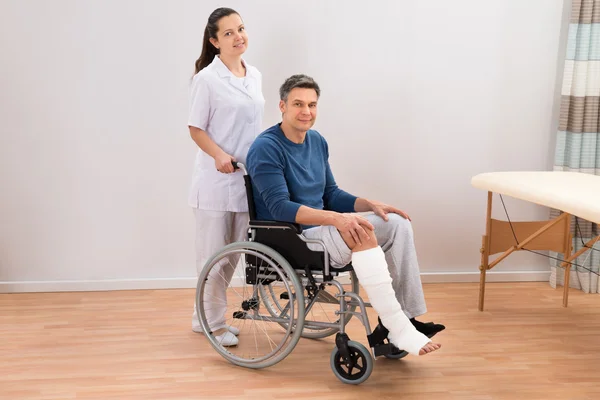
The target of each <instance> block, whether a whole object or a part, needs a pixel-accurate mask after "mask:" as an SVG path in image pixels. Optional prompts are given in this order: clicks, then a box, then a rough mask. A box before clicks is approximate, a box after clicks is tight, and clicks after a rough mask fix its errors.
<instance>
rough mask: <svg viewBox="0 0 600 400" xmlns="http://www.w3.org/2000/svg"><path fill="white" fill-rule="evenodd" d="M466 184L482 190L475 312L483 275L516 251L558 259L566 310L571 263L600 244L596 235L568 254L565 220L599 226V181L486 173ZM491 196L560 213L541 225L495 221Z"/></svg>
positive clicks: (554, 174)
mask: <svg viewBox="0 0 600 400" xmlns="http://www.w3.org/2000/svg"><path fill="white" fill-rule="evenodd" d="M471 185H472V186H473V187H475V188H477V189H481V190H485V191H487V214H486V220H485V234H484V235H483V237H482V241H481V243H482V246H481V250H480V251H481V265H480V266H479V270H480V281H479V311H483V302H484V296H485V274H486V272H487V271H488V270H490V269H492V268H494V267H495V266H496V265H498V263H500V262H501V261H502V260H504V259H505V258H506V257H508V256H509V255H510V254H511V253H514V252H515V251H520V250H548V251H554V252H556V253H562V254H563V255H564V258H563V260H564V261H562V262H561V264H560V266H561V268H564V270H565V281H564V291H563V306H564V307H567V304H568V296H569V275H570V270H571V263H572V262H574V260H575V259H576V258H577V257H579V256H580V255H582V254H583V253H584V252H585V251H586V250H588V249H589V248H591V247H592V245H593V244H595V243H596V242H597V241H598V239H600V235H599V236H596V237H594V238H592V239H591V240H589V241H588V242H587V243H586V244H585V246H584V247H583V248H581V249H580V250H579V251H577V252H576V253H574V254H571V253H572V250H573V246H572V234H571V216H572V215H573V216H576V217H579V218H582V219H584V220H587V221H590V222H594V223H596V224H600V176H597V175H593V174H586V173H581V172H565V171H511V172H489V173H482V174H479V175H476V176H474V177H473V178H472V179H471ZM494 193H498V194H500V195H506V196H509V197H512V198H516V199H520V200H524V201H528V202H532V203H535V204H538V205H541V206H545V207H550V208H554V209H556V210H559V211H560V212H561V213H560V215H559V216H558V217H556V218H553V219H549V220H546V221H518V222H515V221H511V220H510V219H508V221H501V220H497V219H494V218H492V216H491V215H492V195H493V194H494ZM507 217H508V215H507ZM497 253H502V254H500V256H499V257H497V258H496V259H495V260H494V261H492V262H489V257H490V256H491V255H494V254H497Z"/></svg>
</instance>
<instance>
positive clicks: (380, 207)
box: [369, 200, 411, 221]
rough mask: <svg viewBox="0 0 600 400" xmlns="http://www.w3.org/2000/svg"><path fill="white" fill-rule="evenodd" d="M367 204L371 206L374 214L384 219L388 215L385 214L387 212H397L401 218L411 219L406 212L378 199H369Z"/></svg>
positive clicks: (385, 219)
mask: <svg viewBox="0 0 600 400" xmlns="http://www.w3.org/2000/svg"><path fill="white" fill-rule="evenodd" d="M369 205H370V208H371V211H373V212H374V213H375V214H376V215H379V216H380V217H381V218H383V220H384V221H387V220H388V217H387V215H386V214H389V213H394V214H398V215H400V216H402V217H403V218H406V219H407V220H409V221H410V220H411V219H410V217H409V216H408V214H407V213H405V212H404V211H402V210H400V209H398V208H396V207H393V206H390V205H388V204H385V203H382V202H380V201H376V200H369Z"/></svg>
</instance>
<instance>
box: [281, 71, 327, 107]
mask: <svg viewBox="0 0 600 400" xmlns="http://www.w3.org/2000/svg"><path fill="white" fill-rule="evenodd" d="M295 88H303V89H314V90H315V92H317V98H319V96H321V89H320V88H319V85H318V84H317V82H315V80H314V79H313V78H311V77H310V76H307V75H304V74H297V75H292V76H290V77H289V78H287V79H286V80H285V82H283V85H281V87H280V88H279V99H280V100H283V101H287V99H288V95H289V94H290V92H291V91H292V89H295Z"/></svg>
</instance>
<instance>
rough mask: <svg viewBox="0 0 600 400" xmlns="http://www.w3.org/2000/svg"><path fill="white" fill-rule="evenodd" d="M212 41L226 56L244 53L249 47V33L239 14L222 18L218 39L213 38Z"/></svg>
mask: <svg viewBox="0 0 600 400" xmlns="http://www.w3.org/2000/svg"><path fill="white" fill-rule="evenodd" d="M210 41H211V43H212V44H213V46H215V47H216V48H218V49H219V51H220V53H221V55H224V56H226V57H231V56H240V55H242V54H244V52H245V51H246V49H247V48H248V35H247V34H246V29H245V28H244V23H243V22H242V18H240V16H239V15H237V14H231V15H228V16H227V17H223V18H221V19H220V20H219V31H218V32H217V39H216V40H215V39H212V38H211V39H210Z"/></svg>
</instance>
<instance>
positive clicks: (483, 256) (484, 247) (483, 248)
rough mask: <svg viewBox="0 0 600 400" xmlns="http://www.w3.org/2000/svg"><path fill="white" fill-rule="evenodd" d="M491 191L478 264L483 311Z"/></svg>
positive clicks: (488, 244) (488, 256) (490, 218)
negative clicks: (479, 263) (479, 262)
mask: <svg viewBox="0 0 600 400" xmlns="http://www.w3.org/2000/svg"><path fill="white" fill-rule="evenodd" d="M492 195H493V193H492V192H488V197H487V213H486V218H485V235H484V236H483V238H482V240H481V265H480V266H479V271H480V276H479V311H483V300H484V297H485V273H486V272H487V270H488V268H489V259H490V251H489V249H490V233H491V229H492Z"/></svg>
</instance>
